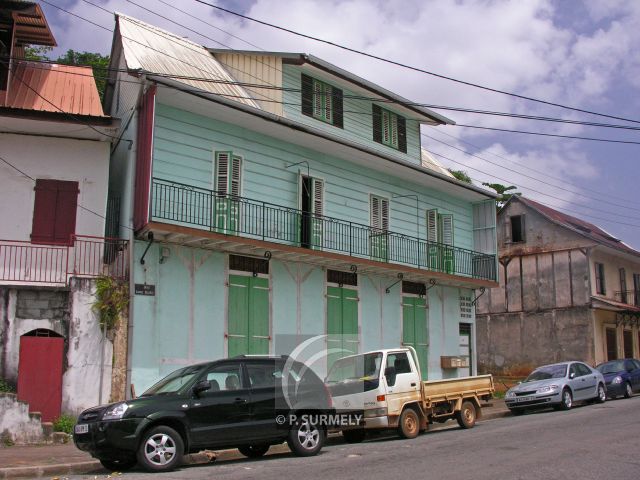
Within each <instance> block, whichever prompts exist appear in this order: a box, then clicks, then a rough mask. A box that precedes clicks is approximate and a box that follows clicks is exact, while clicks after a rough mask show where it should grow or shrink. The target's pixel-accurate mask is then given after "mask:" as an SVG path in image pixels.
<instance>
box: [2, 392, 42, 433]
mask: <svg viewBox="0 0 640 480" xmlns="http://www.w3.org/2000/svg"><path fill="white" fill-rule="evenodd" d="M43 440H44V431H43V429H42V424H41V423H40V418H39V417H35V416H32V415H29V405H28V404H26V403H24V402H20V401H18V399H17V398H16V396H15V395H14V394H11V393H0V441H2V442H3V443H8V442H13V443H15V444H17V445H25V444H35V443H41V442H42V441H43Z"/></svg>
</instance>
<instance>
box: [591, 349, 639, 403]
mask: <svg viewBox="0 0 640 480" xmlns="http://www.w3.org/2000/svg"><path fill="white" fill-rule="evenodd" d="M596 368H597V369H598V371H599V372H600V373H602V375H603V376H604V380H605V382H606V383H607V396H608V397H610V398H616V397H621V396H624V397H625V398H629V397H631V395H633V392H637V391H639V390H640V361H639V360H636V359H633V358H625V359H622V360H611V361H609V362H605V363H601V364H600V365H598V366H597V367H596Z"/></svg>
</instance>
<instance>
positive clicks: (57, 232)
mask: <svg viewBox="0 0 640 480" xmlns="http://www.w3.org/2000/svg"><path fill="white" fill-rule="evenodd" d="M78 193H79V190H78V182H58V201H57V202H56V224H55V229H54V239H53V240H54V242H55V243H64V244H71V243H72V242H71V236H72V235H73V234H75V233H76V213H77V209H78Z"/></svg>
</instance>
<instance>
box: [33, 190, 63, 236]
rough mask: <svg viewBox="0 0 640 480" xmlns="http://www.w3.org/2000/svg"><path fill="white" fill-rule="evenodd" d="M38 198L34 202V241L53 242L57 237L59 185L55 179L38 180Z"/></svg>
mask: <svg viewBox="0 0 640 480" xmlns="http://www.w3.org/2000/svg"><path fill="white" fill-rule="evenodd" d="M34 190H35V192H36V198H35V201H34V203H33V225H32V227H31V241H32V242H33V243H53V242H54V238H55V234H54V231H55V223H56V200H57V198H58V185H57V182H56V181H55V180H40V179H38V180H36V187H35V189H34Z"/></svg>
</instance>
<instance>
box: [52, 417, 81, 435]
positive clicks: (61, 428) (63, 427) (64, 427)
mask: <svg viewBox="0 0 640 480" xmlns="http://www.w3.org/2000/svg"><path fill="white" fill-rule="evenodd" d="M75 424H76V417H74V416H72V415H67V414H66V413H63V414H62V415H60V416H59V417H58V418H56V419H55V420H54V421H53V431H54V432H64V433H68V434H69V435H71V434H72V433H73V427H74V425H75Z"/></svg>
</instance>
